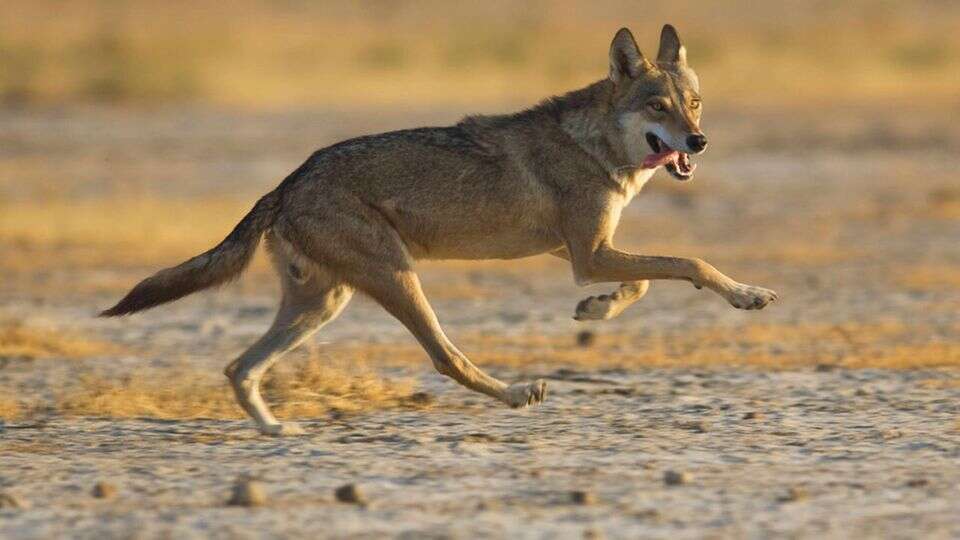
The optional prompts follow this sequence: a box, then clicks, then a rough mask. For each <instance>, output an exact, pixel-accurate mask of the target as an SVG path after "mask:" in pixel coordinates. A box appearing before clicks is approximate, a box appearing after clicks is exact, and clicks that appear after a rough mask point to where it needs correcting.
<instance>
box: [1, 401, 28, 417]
mask: <svg viewBox="0 0 960 540" xmlns="http://www.w3.org/2000/svg"><path fill="white" fill-rule="evenodd" d="M22 414H23V407H21V406H20V403H19V402H17V400H15V399H11V398H8V397H0V420H7V421H10V420H16V419H18V418H20V416H21V415H22Z"/></svg>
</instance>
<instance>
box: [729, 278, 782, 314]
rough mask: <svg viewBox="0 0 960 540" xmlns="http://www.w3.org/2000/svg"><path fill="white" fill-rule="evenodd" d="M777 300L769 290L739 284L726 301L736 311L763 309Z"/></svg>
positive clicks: (775, 295)
mask: <svg viewBox="0 0 960 540" xmlns="http://www.w3.org/2000/svg"><path fill="white" fill-rule="evenodd" d="M778 298H779V296H778V295H777V293H775V292H774V291H771V290H770V289H764V288H763V287H754V286H752V285H743V284H740V283H738V284H737V285H736V287H734V289H733V290H732V291H730V293H729V294H728V295H727V300H728V301H729V302H730V304H731V305H732V306H733V307H735V308H737V309H763V308H764V307H766V305H767V304H769V303H770V302H775V301H776V300H777V299H778Z"/></svg>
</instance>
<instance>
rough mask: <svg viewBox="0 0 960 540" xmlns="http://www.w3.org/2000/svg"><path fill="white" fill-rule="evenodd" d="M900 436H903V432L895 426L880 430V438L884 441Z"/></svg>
mask: <svg viewBox="0 0 960 540" xmlns="http://www.w3.org/2000/svg"><path fill="white" fill-rule="evenodd" d="M900 437H903V432H902V431H900V430H899V429H896V428H893V429H885V430H883V431H881V432H880V438H881V439H883V440H885V441H889V440H892V439H899V438H900Z"/></svg>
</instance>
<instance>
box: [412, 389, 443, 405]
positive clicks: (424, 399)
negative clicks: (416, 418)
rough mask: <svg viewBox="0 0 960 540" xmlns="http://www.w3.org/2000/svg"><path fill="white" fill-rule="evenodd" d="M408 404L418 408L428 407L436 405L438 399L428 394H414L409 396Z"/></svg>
mask: <svg viewBox="0 0 960 540" xmlns="http://www.w3.org/2000/svg"><path fill="white" fill-rule="evenodd" d="M407 402H408V403H410V404H411V405H416V406H418V407H427V406H430V405H433V404H434V403H436V402H437V398H435V397H433V394H429V393H427V392H414V393H412V394H410V395H409V396H407Z"/></svg>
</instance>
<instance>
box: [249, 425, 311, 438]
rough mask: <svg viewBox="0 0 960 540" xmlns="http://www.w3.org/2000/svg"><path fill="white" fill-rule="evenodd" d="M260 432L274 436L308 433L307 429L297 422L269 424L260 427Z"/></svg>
mask: <svg viewBox="0 0 960 540" xmlns="http://www.w3.org/2000/svg"><path fill="white" fill-rule="evenodd" d="M260 433H263V434H264V435H270V436H272V437H291V436H294V435H306V433H307V432H306V431H304V430H303V428H302V427H300V424H297V423H295V422H284V423H282V424H267V425H265V426H261V427H260Z"/></svg>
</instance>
